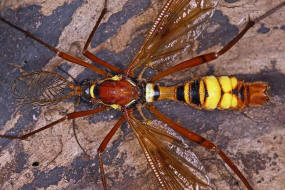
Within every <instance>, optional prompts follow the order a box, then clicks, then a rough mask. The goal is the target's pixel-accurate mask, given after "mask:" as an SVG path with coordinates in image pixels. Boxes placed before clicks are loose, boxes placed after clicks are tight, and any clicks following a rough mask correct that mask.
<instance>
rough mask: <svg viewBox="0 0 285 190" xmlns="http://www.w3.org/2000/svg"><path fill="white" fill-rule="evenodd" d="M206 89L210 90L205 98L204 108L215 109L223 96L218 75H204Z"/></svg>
mask: <svg viewBox="0 0 285 190" xmlns="http://www.w3.org/2000/svg"><path fill="white" fill-rule="evenodd" d="M203 81H204V82H205V85H206V89H207V92H208V97H206V99H205V103H204V105H203V106H204V108H205V109H208V110H213V109H215V108H216V107H217V105H218V103H219V101H220V98H221V88H220V84H219V82H218V80H217V78H216V77H214V76H206V77H203Z"/></svg>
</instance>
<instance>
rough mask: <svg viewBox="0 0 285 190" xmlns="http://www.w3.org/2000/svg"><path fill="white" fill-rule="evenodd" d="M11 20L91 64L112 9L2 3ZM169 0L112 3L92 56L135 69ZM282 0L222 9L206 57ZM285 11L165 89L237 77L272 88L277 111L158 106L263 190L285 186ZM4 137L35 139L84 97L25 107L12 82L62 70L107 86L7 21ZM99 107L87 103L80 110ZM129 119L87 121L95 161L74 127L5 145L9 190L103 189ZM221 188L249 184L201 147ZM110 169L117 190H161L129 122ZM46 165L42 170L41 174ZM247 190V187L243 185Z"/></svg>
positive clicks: (0, 56) (33, 1) (81, 126)
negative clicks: (87, 46)
mask: <svg viewBox="0 0 285 190" xmlns="http://www.w3.org/2000/svg"><path fill="white" fill-rule="evenodd" d="M2 2H4V3H2V4H3V5H4V7H5V8H4V9H3V7H1V9H2V16H3V17H5V18H7V19H8V20H10V21H11V22H13V23H15V24H16V25H18V26H20V27H23V28H25V29H26V30H28V31H30V32H31V33H33V34H35V35H36V36H38V37H39V38H41V39H43V40H44V41H46V42H48V43H49V44H51V45H53V46H56V47H57V48H60V49H62V50H65V51H68V52H71V53H74V54H76V55H78V56H79V57H80V56H81V55H80V54H79V53H78V52H79V50H80V49H82V46H83V45H84V41H85V40H86V39H87V37H88V35H89V33H90V31H91V30H92V27H93V25H94V24H95V22H96V20H97V19H98V17H99V13H100V11H101V9H102V7H103V5H102V2H103V1H102V0H100V1H98V0H92V1H91V0H89V1H83V0H73V1H72V0H65V1H63V0H62V1H57V3H50V2H49V1H39V0H23V1H21V2H18V1H9V2H8V1H2ZM158 2H160V1H156V0H153V1H151V2H150V1H147V0H144V1H137V0H129V1H126V0H122V1H114V2H113V1H110V2H109V5H108V13H107V15H106V17H105V18H104V19H103V24H102V25H101V26H100V27H99V29H98V32H97V33H96V35H95V37H94V39H93V41H92V48H91V51H92V52H95V53H96V55H98V56H99V57H100V58H102V59H104V60H105V61H107V62H109V63H112V64H114V65H116V66H118V67H120V68H125V67H126V65H127V64H128V63H129V62H130V60H131V59H132V57H133V55H134V54H135V52H136V51H137V49H138V48H139V47H140V44H141V42H142V40H143V37H144V34H145V32H146V31H147V29H148V27H150V26H151V21H153V20H154V18H155V16H154V15H156V14H157V12H158V10H159V7H161V4H160V3H158ZM279 2H281V1H279V0H278V1H277V0H276V1H272V2H268V1H265V0H261V1H253V0H245V1H242V2H241V1H226V2H225V1H221V2H220V4H219V7H218V10H217V11H216V12H215V14H214V16H213V18H212V19H211V21H210V25H209V27H208V28H207V29H206V31H204V32H203V33H202V35H201V37H199V39H198V40H197V42H196V47H195V51H196V53H197V54H201V53H206V52H209V51H213V50H218V49H219V48H221V47H222V46H223V45H225V44H226V43H227V42H228V41H229V40H231V39H232V38H233V37H234V36H235V35H236V34H237V33H238V30H239V29H241V28H242V27H243V26H244V23H245V22H246V21H245V20H246V19H247V18H248V16H249V15H250V17H252V18H255V17H257V16H259V15H262V14H263V13H264V12H266V11H267V10H269V9H270V8H272V7H274V6H275V5H277V4H278V3H279ZM284 10H285V8H282V9H281V10H279V11H277V12H276V13H274V14H273V15H271V16H269V17H267V18H265V19H264V20H262V21H261V22H260V23H257V24H256V25H255V26H254V28H252V29H251V30H250V31H249V32H248V33H247V34H246V35H245V37H244V38H243V39H242V40H241V41H240V42H239V43H238V44H237V45H236V46H235V47H233V48H232V49H231V50H230V51H229V52H227V53H226V54H225V55H223V56H222V57H220V58H219V59H218V60H216V61H213V62H211V63H209V64H205V65H201V66H199V67H195V68H193V69H189V70H187V71H183V72H180V73H178V74H175V75H172V76H168V77H166V80H163V82H165V83H167V84H168V83H174V82H175V81H177V80H179V81H180V80H187V79H190V78H192V77H198V76H201V75H206V74H214V75H237V77H239V78H241V79H244V80H249V81H256V80H261V81H266V82H268V83H269V84H270V86H271V101H270V103H269V104H268V105H265V106H262V107H258V108H248V109H246V110H244V111H242V112H233V111H212V112H207V111H199V110H195V109H192V108H189V107H186V106H184V105H182V104H179V103H174V102H163V103H156V106H157V107H158V108H160V110H161V111H162V112H163V113H165V114H167V115H168V116H170V117H171V118H172V119H174V120H175V121H177V122H179V123H180V124H182V125H183V126H185V127H187V128H188V129H191V130H193V131H195V132H197V133H199V134H201V135H203V136H205V137H207V138H209V139H210V140H212V141H213V142H214V143H216V144H217V145H218V146H219V147H220V148H221V149H222V150H224V151H225V152H226V153H227V154H228V155H229V156H230V157H231V158H232V160H233V161H234V162H235V163H236V164H237V165H238V167H239V168H240V169H241V170H242V171H243V173H244V174H245V175H246V177H247V178H248V180H249V181H250V183H251V184H252V185H253V186H254V187H255V189H260V190H263V189H264V190H265V189H272V190H279V189H282V187H283V186H284V181H285V177H284V176H285V168H284V166H285V164H284V162H285V151H284V148H283V147H284V146H285V140H284V135H285V129H284V127H285V117H284V115H285V105H284V102H285V95H284V92H285V85H284V79H285V64H284V60H285V54H284V52H285V44H284V42H283V41H282V40H283V39H285V29H284V28H285V22H284V18H285V14H284ZM0 33H1V35H0V44H1V46H0V68H1V69H0V72H1V74H0V105H1V106H0V114H1V118H0V133H1V134H4V133H7V134H19V133H27V132H28V131H30V130H32V129H36V128H39V127H41V126H44V125H46V124H48V123H50V122H52V121H54V120H56V119H57V118H60V117H62V116H64V115H65V114H66V113H69V112H72V111H74V109H75V104H74V102H76V99H71V100H69V101H63V102H61V103H59V104H56V105H49V106H45V107H33V106H30V105H25V106H22V107H19V108H17V105H16V101H15V99H14V98H13V97H12V95H11V93H10V90H9V89H10V87H9V86H10V83H11V81H12V80H13V78H15V77H16V76H18V75H20V74H21V72H20V70H19V69H18V68H17V67H15V65H18V66H20V67H22V68H23V69H24V70H25V71H27V72H33V71H39V70H49V71H53V70H56V71H58V70H57V69H56V66H57V65H58V64H60V63H62V67H63V68H64V69H65V70H66V71H68V72H69V74H71V75H72V76H73V77H75V78H76V79H77V80H79V81H80V80H82V79H86V78H93V79H95V78H98V76H97V75H96V74H94V73H93V72H90V71H88V70H86V69H85V70H84V69H83V68H82V67H80V66H74V65H73V64H69V63H68V64H67V63H66V62H65V61H62V60H61V59H59V58H57V57H55V56H54V54H53V53H51V52H50V51H49V50H47V49H46V48H44V47H42V46H41V45H39V44H37V43H35V42H34V41H32V40H30V39H28V38H26V37H25V36H24V35H22V34H20V33H19V32H16V31H15V30H13V29H11V28H9V27H8V26H7V25H5V24H4V23H2V22H0ZM78 109H80V110H84V109H91V108H90V107H88V106H86V105H82V106H80V108H77V110H78ZM119 115H120V113H119V112H117V111H109V112H103V113H100V114H98V115H96V116H92V117H88V118H82V119H77V120H76V121H75V123H76V126H77V128H78V129H77V135H78V137H79V140H80V142H81V144H82V146H83V147H84V148H85V149H86V150H87V152H88V154H89V155H91V156H92V157H91V158H86V156H84V154H83V153H82V150H81V149H80V148H79V146H78V145H77V143H76V141H75V138H74V134H73V131H72V127H71V126H72V122H70V121H67V122H63V123H62V124H59V125H57V126H56V127H54V128H53V129H49V130H47V131H44V132H41V133H38V134H36V135H34V136H33V137H31V138H29V140H28V141H23V142H21V141H17V140H6V139H0V150H1V151H0V168H1V169H0V189H7V190H8V189H11V190H12V189H13V190H14V189H34V188H38V189H43V188H46V189H79V188H81V189H102V186H101V178H100V173H99V169H98V161H97V156H96V150H97V148H98V147H99V144H100V142H101V141H102V139H103V138H104V137H105V135H106V134H107V133H108V130H110V129H111V127H112V126H113V125H114V124H115V122H116V119H117V118H118V117H119ZM193 149H194V150H195V153H197V155H198V156H199V158H200V159H201V161H202V162H203V163H204V164H205V167H206V170H207V171H208V174H209V176H210V178H211V179H212V182H213V183H214V184H215V185H216V186H217V188H218V189H239V187H240V185H239V184H238V183H237V180H236V179H235V178H234V176H232V174H231V172H230V171H229V170H228V169H227V168H226V167H225V166H224V164H223V163H222V161H220V160H219V159H218V160H217V159H216V156H215V154H211V153H208V152H206V151H204V150H203V149H202V148H199V147H196V146H194V147H193ZM103 156H104V164H105V165H104V167H105V172H106V174H107V181H108V185H109V187H112V188H111V189H157V187H158V184H157V181H156V179H155V177H154V175H153V174H152V172H151V170H150V168H149V166H147V163H146V160H145V158H144V155H143V153H142V151H141V149H140V147H139V144H138V142H137V140H136V138H135V137H134V135H133V133H132V132H131V129H129V127H128V126H127V125H126V124H124V125H123V126H122V128H121V129H120V130H119V131H118V132H117V134H116V135H115V136H114V137H113V138H112V140H111V142H110V144H109V145H108V148H107V151H106V153H104V155H103ZM36 162H38V163H39V166H33V165H35V164H36ZM241 187H242V188H243V186H242V185H241Z"/></svg>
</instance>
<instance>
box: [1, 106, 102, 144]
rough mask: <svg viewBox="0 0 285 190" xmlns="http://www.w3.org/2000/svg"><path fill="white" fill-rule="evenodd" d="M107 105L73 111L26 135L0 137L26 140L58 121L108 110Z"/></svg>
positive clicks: (2, 136)
mask: <svg viewBox="0 0 285 190" xmlns="http://www.w3.org/2000/svg"><path fill="white" fill-rule="evenodd" d="M106 109H107V107H105V106H102V107H99V108H96V109H93V110H87V111H80V112H73V113H69V114H67V115H66V116H64V117H62V118H60V119H58V120H56V121H54V122H52V123H50V124H48V125H46V126H44V127H41V128H39V129H37V130H34V131H32V132H30V133H28V134H25V135H21V136H12V135H0V138H8V139H19V140H25V139H27V138H28V137H30V136H32V135H34V134H36V133H38V132H40V131H43V130H46V129H48V128H51V127H53V126H54V125H56V124H58V123H61V122H63V121H65V120H71V119H75V118H79V117H85V116H88V115H93V114H96V113H99V112H101V111H104V110H106Z"/></svg>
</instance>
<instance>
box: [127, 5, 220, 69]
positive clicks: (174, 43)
mask: <svg viewBox="0 0 285 190" xmlns="http://www.w3.org/2000/svg"><path fill="white" fill-rule="evenodd" d="M217 4H218V0H169V1H167V2H166V4H165V5H164V7H163V9H162V11H161V12H160V14H159V15H158V17H157V18H156V20H155V22H154V24H153V25H152V27H151V28H150V30H149V31H148V34H147V36H146V38H145V40H144V42H143V45H142V47H141V49H140V50H139V51H138V52H137V54H136V55H135V57H134V59H133V60H132V62H131V63H130V65H129V66H128V68H127V74H128V75H133V71H134V70H135V69H136V68H138V67H140V66H147V65H150V64H152V65H153V64H156V63H167V62H173V61H174V60H175V59H176V57H177V56H178V55H180V54H181V53H183V52H188V53H189V54H191V53H192V48H193V42H194V40H195V39H196V38H197V37H198V36H199V35H200V34H201V32H202V30H203V29H204V28H205V27H206V25H207V23H208V20H209V19H210V18H211V17H212V15H213V13H214V10H215V8H216V6H217Z"/></svg>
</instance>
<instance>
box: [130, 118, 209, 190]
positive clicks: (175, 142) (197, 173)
mask: <svg viewBox="0 0 285 190" xmlns="http://www.w3.org/2000/svg"><path fill="white" fill-rule="evenodd" d="M128 123H129V124H130V126H131V128H132V129H133V131H134V132H135V134H136V136H137V138H138V140H139V143H140V145H141V147H142V149H143V151H144V153H145V156H146V158H147V161H148V162H149V164H150V166H151V168H152V170H153V171H154V173H155V176H156V177H157V179H158V181H159V183H160V185H161V186H162V187H163V188H164V189H168V190H169V189H193V190H194V189H199V190H206V189H207V190H209V189H213V187H212V185H211V184H210V181H209V178H208V177H207V175H206V174H205V169H204V167H203V165H202V164H201V162H200V161H199V160H198V158H197V156H196V155H195V154H194V153H193V152H192V151H191V150H190V148H189V147H188V146H187V145H186V144H185V143H184V142H183V139H179V138H178V137H177V136H175V132H174V131H173V130H171V129H169V128H166V127H165V126H163V123H162V122H160V121H157V120H154V121H153V122H152V123H151V124H144V123H142V122H141V121H139V120H137V119H136V118H135V117H134V116H130V117H128Z"/></svg>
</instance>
